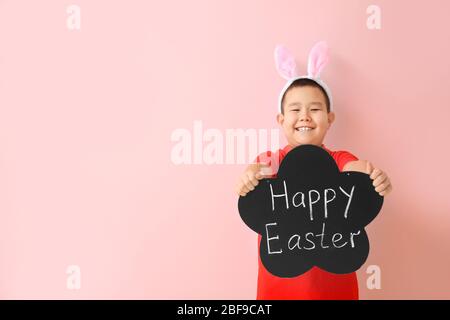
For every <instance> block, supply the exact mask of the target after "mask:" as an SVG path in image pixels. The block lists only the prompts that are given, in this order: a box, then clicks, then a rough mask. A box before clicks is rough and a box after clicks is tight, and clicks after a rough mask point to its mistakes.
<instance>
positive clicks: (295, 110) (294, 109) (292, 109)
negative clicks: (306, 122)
mask: <svg viewBox="0 0 450 320" xmlns="http://www.w3.org/2000/svg"><path fill="white" fill-rule="evenodd" d="M291 111H295V112H297V111H300V109H292V110H291Z"/></svg>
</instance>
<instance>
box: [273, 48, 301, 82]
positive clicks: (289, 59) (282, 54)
mask: <svg viewBox="0 0 450 320" xmlns="http://www.w3.org/2000/svg"><path fill="white" fill-rule="evenodd" d="M275 66H276V68H277V71H278V74H279V75H280V76H282V77H283V78H284V79H286V80H290V79H292V78H295V77H297V76H298V75H297V70H296V68H297V65H296V64H295V59H294V56H293V55H292V54H291V53H290V52H289V50H288V49H287V48H286V47H284V46H282V45H278V46H276V48H275Z"/></svg>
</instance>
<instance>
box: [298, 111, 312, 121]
mask: <svg viewBox="0 0 450 320" xmlns="http://www.w3.org/2000/svg"><path fill="white" fill-rule="evenodd" d="M300 120H302V121H311V117H310V116H309V114H308V113H306V112H302V113H301V114H300Z"/></svg>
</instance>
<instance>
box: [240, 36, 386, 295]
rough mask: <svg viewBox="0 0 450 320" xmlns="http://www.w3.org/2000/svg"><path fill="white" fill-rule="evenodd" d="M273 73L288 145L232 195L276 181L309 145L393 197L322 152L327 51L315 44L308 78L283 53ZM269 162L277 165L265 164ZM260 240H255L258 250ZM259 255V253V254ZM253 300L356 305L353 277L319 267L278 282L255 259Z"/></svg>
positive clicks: (249, 172) (344, 157)
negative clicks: (286, 161) (279, 79)
mask: <svg viewBox="0 0 450 320" xmlns="http://www.w3.org/2000/svg"><path fill="white" fill-rule="evenodd" d="M275 58H276V64H277V69H278V72H279V73H280V75H282V76H283V77H284V78H286V79H287V80H288V82H287V84H286V85H285V87H284V89H283V90H282V92H281V94H280V99H279V114H278V115H277V122H278V124H279V125H280V126H281V127H282V128H283V132H284V134H285V136H286V140H287V141H288V145H287V146H286V147H284V148H283V149H280V150H278V151H277V152H276V153H275V154H272V152H270V151H268V152H266V153H265V154H262V155H260V156H258V157H257V159H256V161H255V162H256V163H254V164H250V165H249V166H248V167H247V168H246V169H245V171H244V173H243V174H242V175H241V177H240V179H239V181H238V184H237V186H236V191H237V193H238V194H239V195H240V196H243V197H244V196H245V195H246V194H247V193H249V192H251V191H253V190H254V189H255V187H256V186H257V185H258V183H259V180H261V179H263V178H266V177H274V176H276V174H268V173H267V172H268V171H267V170H269V169H271V172H276V171H277V169H278V168H277V166H278V164H279V163H281V161H282V160H283V158H284V156H286V154H287V153H288V152H289V151H290V150H292V148H294V147H296V146H299V145H302V144H313V145H316V146H319V147H322V148H323V149H325V150H326V151H328V152H329V153H330V155H331V156H332V157H333V159H334V160H335V161H336V164H337V165H338V167H339V170H340V171H359V172H363V173H367V174H369V175H370V178H371V179H372V180H373V186H374V188H375V191H377V192H378V193H379V194H380V195H381V196H385V195H387V194H389V193H390V192H391V191H392V185H391V182H390V180H389V177H388V176H387V174H386V173H385V172H383V171H382V170H380V169H378V168H374V166H373V165H372V164H371V163H370V162H368V161H365V160H359V159H358V158H357V157H355V156H354V155H353V154H351V153H350V152H347V151H331V150H329V149H327V148H326V147H325V145H324V144H323V141H324V139H325V135H326V133H327V131H328V129H329V128H330V126H331V124H332V123H333V122H334V120H335V113H334V112H333V111H332V110H331V108H332V101H331V93H330V91H329V89H328V87H327V86H326V85H325V83H323V82H322V81H321V80H320V79H319V74H320V71H321V70H322V69H323V67H324V66H325V64H326V62H327V61H328V56H327V47H326V44H325V43H324V42H321V43H318V44H317V45H316V46H315V47H314V48H313V49H312V50H311V53H310V56H309V62H308V76H301V77H299V76H297V75H296V72H295V63H294V62H293V57H292V56H291V55H290V54H289V52H287V50H286V49H284V48H283V47H277V49H276V52H275ZM267 159H272V160H275V161H269V162H268V163H267V162H266V163H265V161H266V160H267ZM260 241H261V236H259V239H258V246H259V243H260ZM258 252H259V248H258ZM257 299H263V300H270V299H358V282H357V278H356V273H355V272H353V273H350V274H341V275H338V274H333V273H329V272H326V271H324V270H322V269H319V268H317V267H314V268H312V269H311V270H309V271H308V272H306V273H305V274H303V275H301V276H298V277H295V278H279V277H276V276H274V275H272V274H271V273H269V272H268V271H267V270H266V269H265V267H264V266H263V265H262V262H261V259H259V272H258V292H257Z"/></svg>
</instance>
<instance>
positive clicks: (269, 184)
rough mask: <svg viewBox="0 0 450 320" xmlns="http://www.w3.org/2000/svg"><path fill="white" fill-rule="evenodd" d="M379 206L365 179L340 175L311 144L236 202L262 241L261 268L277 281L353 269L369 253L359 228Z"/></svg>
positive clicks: (296, 150) (359, 175) (293, 152)
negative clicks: (312, 272) (315, 270)
mask: <svg viewBox="0 0 450 320" xmlns="http://www.w3.org/2000/svg"><path fill="white" fill-rule="evenodd" d="M382 205H383V197H381V196H380V195H379V194H378V193H377V192H376V191H375V189H374V187H373V185H372V180H371V179H370V177H369V175H367V174H364V173H361V172H353V171H351V172H340V171H339V168H338V167H337V165H336V162H335V161H334V159H333V158H332V157H331V156H330V155H329V153H328V152H327V151H326V150H324V149H322V148H320V147H317V146H314V145H301V146H298V147H296V148H294V149H293V150H291V151H290V152H289V153H288V154H287V155H286V157H285V158H284V159H283V161H282V162H281V164H280V168H279V171H278V174H277V178H273V179H262V180H261V181H260V183H259V184H258V186H257V187H256V188H255V190H253V191H251V192H249V193H248V194H247V195H246V196H245V197H240V198H239V203H238V207H239V213H240V215H241V218H242V220H243V221H244V222H245V223H246V224H247V226H248V227H250V228H251V229H252V230H253V231H255V232H257V233H259V234H260V235H261V236H262V239H261V245H260V257H261V261H262V263H263V265H264V266H265V268H266V269H267V270H268V271H269V272H271V273H272V274H273V275H275V276H278V277H283V278H291V277H295V276H299V275H301V274H303V273H305V272H306V271H308V270H309V269H311V268H312V267H313V266H317V267H319V268H321V269H323V270H326V271H328V272H332V273H336V274H344V273H350V272H353V271H356V270H358V269H359V268H360V267H361V266H362V265H363V264H364V262H365V261H366V259H367V256H368V254H369V239H368V237H367V233H366V231H365V230H364V227H365V226H367V225H368V224H369V223H370V222H371V221H372V220H373V219H374V218H375V217H376V216H377V215H378V213H379V211H380V209H381V206H382Z"/></svg>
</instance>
